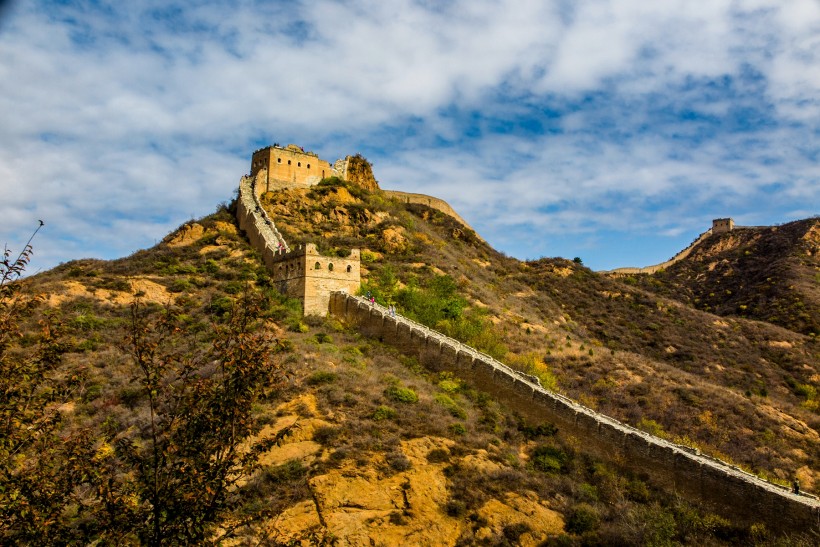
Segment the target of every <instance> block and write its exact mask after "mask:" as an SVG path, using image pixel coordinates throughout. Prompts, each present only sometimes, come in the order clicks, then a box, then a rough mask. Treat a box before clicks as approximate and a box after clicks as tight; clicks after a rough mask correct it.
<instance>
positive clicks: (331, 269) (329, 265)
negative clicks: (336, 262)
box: [327, 263, 333, 272]
mask: <svg viewBox="0 0 820 547" xmlns="http://www.w3.org/2000/svg"><path fill="white" fill-rule="evenodd" d="M327 270H328V271H329V272H332V271H333V263H330V264H328V265H327Z"/></svg>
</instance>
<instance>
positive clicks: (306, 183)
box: [251, 144, 333, 195]
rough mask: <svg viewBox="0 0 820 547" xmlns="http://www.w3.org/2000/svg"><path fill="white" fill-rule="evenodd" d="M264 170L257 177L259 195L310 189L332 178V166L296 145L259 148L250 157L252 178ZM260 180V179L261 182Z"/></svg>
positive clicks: (275, 145)
mask: <svg viewBox="0 0 820 547" xmlns="http://www.w3.org/2000/svg"><path fill="white" fill-rule="evenodd" d="M262 170H264V171H265V173H263V176H262V177H259V178H257V187H256V191H257V193H258V194H260V195H261V194H263V193H265V192H270V191H273V190H280V189H282V188H309V187H310V186H313V185H315V184H317V183H318V182H319V181H320V180H322V179H323V178H325V177H329V176H331V175H332V171H333V166H331V165H330V163H328V162H326V161H325V160H322V159H319V156H318V155H316V154H315V153H313V152H305V150H304V149H303V148H302V147H301V146H298V145H295V144H289V145H287V146H286V147H284V148H283V147H281V146H279V145H277V144H274V145H273V146H268V147H266V148H260V149H259V150H257V151H256V152H254V153H253V155H252V156H251V177H256V175H257V173H259V172H260V171H262ZM260 178H261V179H263V180H260Z"/></svg>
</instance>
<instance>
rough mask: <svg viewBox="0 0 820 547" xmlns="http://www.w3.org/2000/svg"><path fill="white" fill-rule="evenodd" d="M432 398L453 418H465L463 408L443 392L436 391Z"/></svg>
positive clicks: (465, 414)
mask: <svg viewBox="0 0 820 547" xmlns="http://www.w3.org/2000/svg"><path fill="white" fill-rule="evenodd" d="M433 398H434V399H435V401H436V402H437V403H438V404H440V405H441V406H443V407H444V408H445V409H446V410H447V412H449V413H450V415H451V416H453V417H454V418H460V419H462V420H464V419H466V418H467V413H466V412H464V409H463V408H461V407H460V406H459V405H458V403H457V402H455V401H454V400H453V399H451V398H450V397H449V396H448V395H445V394H444V393H436V394H435V395H434V397H433Z"/></svg>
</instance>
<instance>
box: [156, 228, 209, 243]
mask: <svg viewBox="0 0 820 547" xmlns="http://www.w3.org/2000/svg"><path fill="white" fill-rule="evenodd" d="M204 235H205V227H204V226H202V224H199V223H198V222H191V223H188V224H185V225H183V226H182V227H181V228H180V229H179V230H177V231H176V232H174V233H173V234H171V235H170V236H169V237H167V238H166V239H165V243H167V244H168V246H169V247H182V246H185V245H190V244H191V243H194V242H195V241H198V240H199V239H200V238H202V236H204Z"/></svg>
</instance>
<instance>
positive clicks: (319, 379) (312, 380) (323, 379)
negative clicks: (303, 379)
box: [307, 370, 339, 386]
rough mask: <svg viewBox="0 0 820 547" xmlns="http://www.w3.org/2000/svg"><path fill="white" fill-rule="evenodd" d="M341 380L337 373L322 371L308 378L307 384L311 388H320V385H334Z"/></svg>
mask: <svg viewBox="0 0 820 547" xmlns="http://www.w3.org/2000/svg"><path fill="white" fill-rule="evenodd" d="M338 378H339V375H338V374H336V373H335V372H328V371H326V370H320V371H319V372H314V373H313V374H311V375H310V376H308V379H307V384H308V385H309V386H318V385H320V384H332V383H333V382H335V381H336V380H337V379H338Z"/></svg>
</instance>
